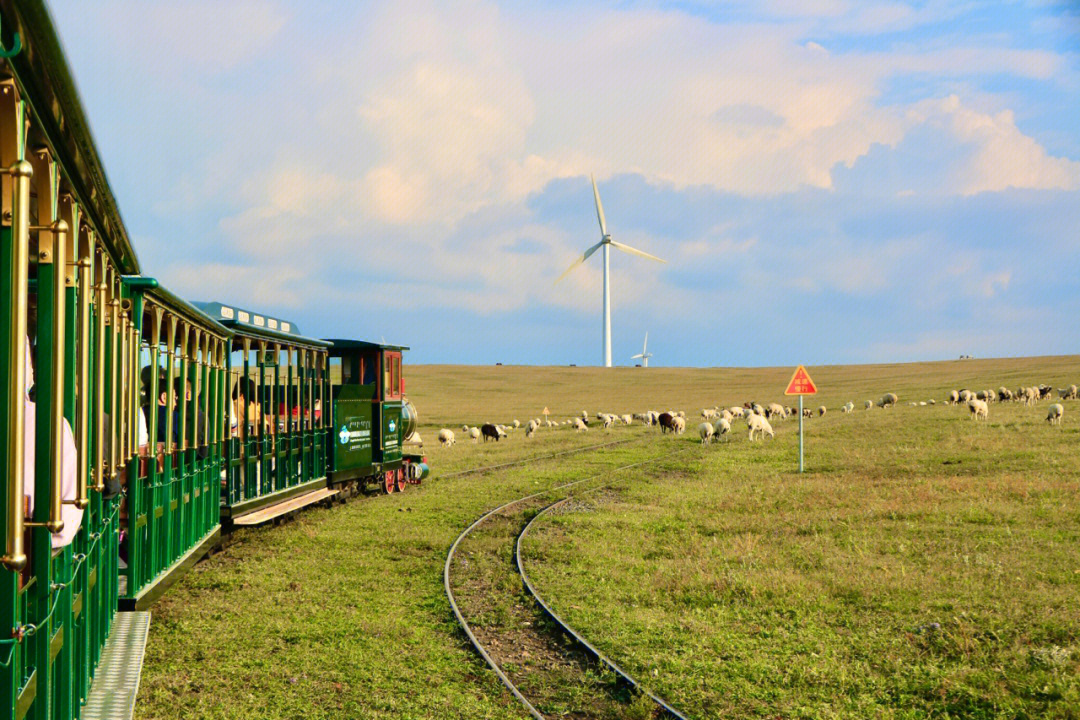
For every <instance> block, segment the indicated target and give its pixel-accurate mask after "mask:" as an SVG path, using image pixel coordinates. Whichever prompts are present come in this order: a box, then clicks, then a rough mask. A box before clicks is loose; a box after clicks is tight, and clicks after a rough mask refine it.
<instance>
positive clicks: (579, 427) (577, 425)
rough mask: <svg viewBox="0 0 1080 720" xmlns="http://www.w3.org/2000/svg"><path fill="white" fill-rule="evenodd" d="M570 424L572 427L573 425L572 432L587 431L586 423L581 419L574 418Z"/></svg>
mask: <svg viewBox="0 0 1080 720" xmlns="http://www.w3.org/2000/svg"><path fill="white" fill-rule="evenodd" d="M572 422H573V425H574V430H576V431H578V432H588V431H589V424H588V423H587V422H585V421H584V420H582V419H581V418H574V419H573V420H572Z"/></svg>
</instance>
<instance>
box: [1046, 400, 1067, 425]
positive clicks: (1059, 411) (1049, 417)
mask: <svg viewBox="0 0 1080 720" xmlns="http://www.w3.org/2000/svg"><path fill="white" fill-rule="evenodd" d="M1049 410H1050V412H1048V413H1046V422H1048V423H1050V424H1051V425H1060V424H1061V417H1062V416H1063V415H1064V414H1065V406H1064V405H1062V404H1061V403H1054V404H1053V405H1051V406H1050V408H1049Z"/></svg>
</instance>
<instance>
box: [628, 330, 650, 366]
mask: <svg viewBox="0 0 1080 720" xmlns="http://www.w3.org/2000/svg"><path fill="white" fill-rule="evenodd" d="M651 357H652V353H651V352H649V333H648V332H646V333H645V344H644V345H642V346H641V353H640V354H638V355H631V356H630V359H631V360H638V359H640V360H641V367H649V358H651Z"/></svg>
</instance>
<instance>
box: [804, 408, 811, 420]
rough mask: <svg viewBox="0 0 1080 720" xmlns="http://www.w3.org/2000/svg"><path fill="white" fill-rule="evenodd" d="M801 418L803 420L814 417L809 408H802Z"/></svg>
mask: <svg viewBox="0 0 1080 720" xmlns="http://www.w3.org/2000/svg"><path fill="white" fill-rule="evenodd" d="M802 416H803V417H804V418H812V417H814V411H813V410H811V409H810V408H803V411H802Z"/></svg>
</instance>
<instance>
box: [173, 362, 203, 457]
mask: <svg viewBox="0 0 1080 720" xmlns="http://www.w3.org/2000/svg"><path fill="white" fill-rule="evenodd" d="M181 393H182V394H183V397H184V402H185V403H188V416H187V423H188V426H189V428H190V429H189V431H188V432H189V433H190V437H192V438H194V440H193V446H194V447H196V448H197V451H196V455H197V457H198V458H199V459H200V460H205V459H206V458H207V457H208V456H209V455H210V449H209V448H208V447H206V446H205V445H200V444H199V441H200V439H201V438H202V435H201V433H202V429H203V428H204V427H206V413H204V412H203V409H202V406H201V404H200V403H195V415H194V417H192V415H191V412H190V409H191V405H190V403H191V398H192V392H191V381H190V380H188V381H187V382H184V381H182V380H181V379H180V378H175V379H174V380H173V397H174V398H179V397H180V395H181ZM179 437H180V403H175V406H174V407H173V440H174V441H176V440H177V439H178V438H179Z"/></svg>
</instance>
